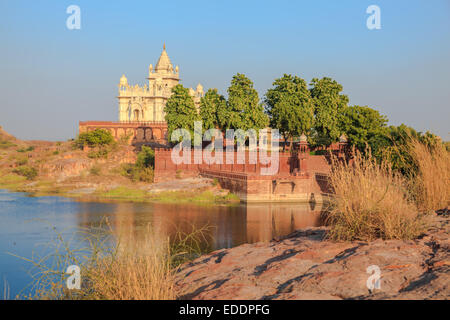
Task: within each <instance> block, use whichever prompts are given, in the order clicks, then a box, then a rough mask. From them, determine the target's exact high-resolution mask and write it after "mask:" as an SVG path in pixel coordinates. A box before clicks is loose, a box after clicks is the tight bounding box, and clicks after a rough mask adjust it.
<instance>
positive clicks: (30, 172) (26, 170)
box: [13, 166, 38, 180]
mask: <svg viewBox="0 0 450 320" xmlns="http://www.w3.org/2000/svg"><path fill="white" fill-rule="evenodd" d="M13 172H14V173H15V174H18V175H21V176H24V177H26V178H27V179H28V180H34V178H36V177H37V175H38V172H37V170H36V169H35V168H33V167H30V166H21V167H18V168H15V169H14V170H13Z"/></svg>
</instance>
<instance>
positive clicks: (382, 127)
mask: <svg viewBox="0 0 450 320" xmlns="http://www.w3.org/2000/svg"><path fill="white" fill-rule="evenodd" d="M387 121H388V119H387V118H386V116H384V115H381V114H380V113H379V112H378V111H377V110H374V109H371V108H369V107H367V106H363V107H361V106H352V107H346V108H344V110H343V112H342V117H341V131H343V132H344V133H345V134H346V135H347V138H348V142H349V143H350V144H351V145H354V146H356V148H358V149H359V150H360V151H361V152H364V151H365V149H366V145H368V146H369V147H370V149H371V151H372V152H373V153H374V154H377V153H378V152H379V151H380V148H383V147H384V146H385V140H386V138H385V137H386V135H387V133H388V128H387V126H386V124H387Z"/></svg>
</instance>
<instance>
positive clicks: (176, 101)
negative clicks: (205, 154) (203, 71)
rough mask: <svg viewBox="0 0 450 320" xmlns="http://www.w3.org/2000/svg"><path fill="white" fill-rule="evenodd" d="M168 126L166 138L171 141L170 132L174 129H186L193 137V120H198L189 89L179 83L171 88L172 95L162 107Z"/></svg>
mask: <svg viewBox="0 0 450 320" xmlns="http://www.w3.org/2000/svg"><path fill="white" fill-rule="evenodd" d="M164 111H165V113H166V117H165V119H166V122H167V127H168V136H167V138H168V140H169V141H171V136H172V132H174V131H175V130H176V129H186V130H188V131H189V132H190V134H191V139H192V141H193V139H194V121H197V120H200V117H199V115H198V113H197V109H196V108H195V104H194V100H193V99H192V97H191V96H190V95H189V90H188V89H186V88H185V87H183V86H182V85H181V84H177V85H176V86H175V87H173V88H172V95H171V96H170V98H169V99H168V100H167V103H166V107H165V109H164Z"/></svg>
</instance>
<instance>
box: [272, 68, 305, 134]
mask: <svg viewBox="0 0 450 320" xmlns="http://www.w3.org/2000/svg"><path fill="white" fill-rule="evenodd" d="M273 86H274V88H273V89H269V90H267V93H266V98H265V102H266V104H267V111H268V113H269V116H270V126H271V127H272V128H276V129H278V130H279V131H280V133H281V134H282V135H283V137H284V139H285V142H286V141H287V140H288V139H289V138H292V137H294V136H298V135H301V134H302V133H304V134H306V135H308V134H309V131H310V129H311V127H312V125H313V122H314V103H313V101H312V98H311V94H310V92H309V90H308V87H307V84H306V82H305V80H303V79H301V78H299V77H297V76H292V75H287V74H285V75H284V76H283V77H282V78H279V79H276V80H275V82H274V83H273Z"/></svg>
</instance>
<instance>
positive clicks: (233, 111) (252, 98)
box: [218, 73, 269, 130]
mask: <svg viewBox="0 0 450 320" xmlns="http://www.w3.org/2000/svg"><path fill="white" fill-rule="evenodd" d="M218 117H219V120H220V123H222V124H223V128H224V129H228V128H231V129H242V130H248V129H255V130H258V129H262V128H265V127H267V126H268V124H269V118H268V116H267V115H266V114H265V113H264V108H263V105H262V103H261V102H260V101H259V97H258V92H257V91H256V90H255V89H254V88H253V82H252V81H251V80H250V79H249V78H247V77H246V76H245V75H243V74H240V73H238V74H236V75H235V76H233V79H232V80H231V85H230V87H229V88H228V103H227V108H226V110H222V109H221V110H220V112H219V114H218Z"/></svg>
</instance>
